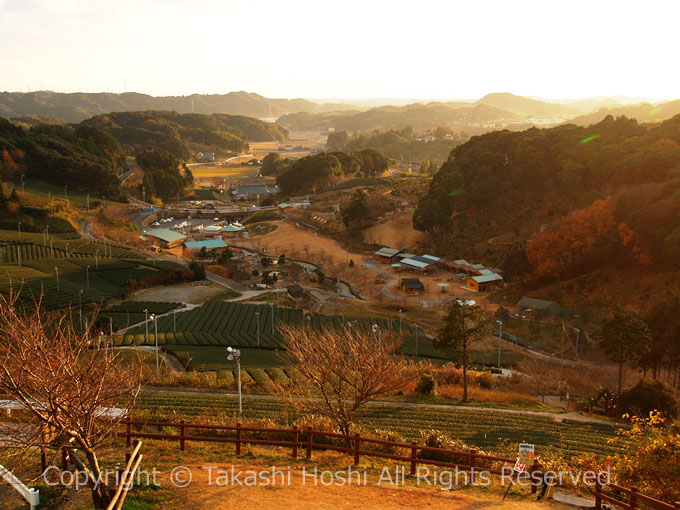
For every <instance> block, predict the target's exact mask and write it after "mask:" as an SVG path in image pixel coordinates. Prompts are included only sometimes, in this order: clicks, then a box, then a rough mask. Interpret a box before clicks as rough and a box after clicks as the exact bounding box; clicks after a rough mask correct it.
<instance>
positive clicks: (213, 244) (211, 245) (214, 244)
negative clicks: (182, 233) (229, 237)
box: [184, 239, 227, 250]
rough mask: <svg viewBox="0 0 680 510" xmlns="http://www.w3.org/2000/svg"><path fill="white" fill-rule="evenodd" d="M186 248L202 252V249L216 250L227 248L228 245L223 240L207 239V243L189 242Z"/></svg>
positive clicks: (185, 244)
mask: <svg viewBox="0 0 680 510" xmlns="http://www.w3.org/2000/svg"><path fill="white" fill-rule="evenodd" d="M184 246H186V247H187V249H188V250H200V249H201V248H205V249H206V250H216V249H218V248H226V247H227V243H225V242H224V241H223V240H222V239H206V240H205V241H188V242H186V243H184Z"/></svg>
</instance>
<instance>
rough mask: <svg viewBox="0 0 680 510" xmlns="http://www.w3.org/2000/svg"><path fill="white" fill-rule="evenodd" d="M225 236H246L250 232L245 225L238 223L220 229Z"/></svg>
mask: <svg viewBox="0 0 680 510" xmlns="http://www.w3.org/2000/svg"><path fill="white" fill-rule="evenodd" d="M220 232H222V237H223V238H225V237H226V238H234V237H246V235H248V232H247V231H246V229H245V228H244V227H240V226H238V225H225V226H224V227H222V228H221V229H220Z"/></svg>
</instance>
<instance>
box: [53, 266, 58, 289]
mask: <svg viewBox="0 0 680 510" xmlns="http://www.w3.org/2000/svg"><path fill="white" fill-rule="evenodd" d="M54 271H55V272H56V273H57V292H59V268H58V267H55V268H54Z"/></svg>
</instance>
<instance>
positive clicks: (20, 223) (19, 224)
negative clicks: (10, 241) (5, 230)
mask: <svg viewBox="0 0 680 510" xmlns="http://www.w3.org/2000/svg"><path fill="white" fill-rule="evenodd" d="M19 240H21V222H19Z"/></svg>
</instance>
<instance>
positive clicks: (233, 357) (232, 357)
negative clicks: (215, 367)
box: [227, 347, 243, 420]
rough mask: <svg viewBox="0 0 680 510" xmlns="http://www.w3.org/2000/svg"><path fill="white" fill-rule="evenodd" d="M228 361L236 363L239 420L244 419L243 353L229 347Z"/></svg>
mask: <svg viewBox="0 0 680 510" xmlns="http://www.w3.org/2000/svg"><path fill="white" fill-rule="evenodd" d="M227 352H228V353H229V354H227V359H228V360H229V361H235V362H236V377H237V379H236V380H237V381H238V419H239V420H241V419H242V418H243V407H242V405H241V351H239V350H238V349H232V348H231V347H227Z"/></svg>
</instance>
